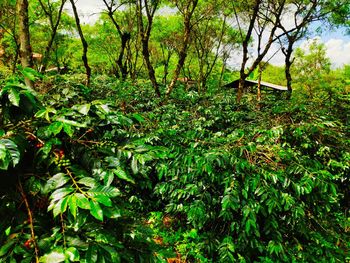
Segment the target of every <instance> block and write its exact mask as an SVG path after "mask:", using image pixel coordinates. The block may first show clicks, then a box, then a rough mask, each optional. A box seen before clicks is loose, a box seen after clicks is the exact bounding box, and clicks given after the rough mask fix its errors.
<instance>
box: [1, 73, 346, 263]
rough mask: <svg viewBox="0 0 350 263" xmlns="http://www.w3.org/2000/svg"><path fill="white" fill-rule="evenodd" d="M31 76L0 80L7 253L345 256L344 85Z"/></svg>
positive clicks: (61, 258) (117, 257)
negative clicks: (189, 85)
mask: <svg viewBox="0 0 350 263" xmlns="http://www.w3.org/2000/svg"><path fill="white" fill-rule="evenodd" d="M28 74H29V73H27V75H26V76H27V77H28ZM40 78H41V79H40ZM33 80H36V83H37V84H36V87H37V90H39V91H38V92H34V91H33V90H31V89H29V88H28V87H26V86H25V85H24V84H23V82H22V79H21V78H20V77H16V78H13V79H8V80H7V81H6V82H4V84H2V87H1V90H0V99H1V108H0V114H1V115H0V180H1V187H0V198H1V203H0V214H1V218H2V224H0V246H1V247H0V261H1V262H346V261H348V260H350V258H349V246H350V243H349V242H350V236H349V231H350V216H349V205H350V203H349V200H350V199H349V198H350V196H349V186H350V182H349V174H350V172H349V171H350V140H349V137H350V129H349V117H350V116H349V114H350V108H349V102H350V97H349V95H346V94H338V95H337V96H333V101H332V102H328V101H326V100H322V98H315V99H314V100H306V99H305V98H304V97H302V96H300V97H296V98H295V97H294V100H291V101H285V100H283V99H280V98H279V97H274V96H270V97H269V98H266V100H264V103H261V104H260V105H259V107H257V106H256V102H255V100H254V99H253V98H251V97H250V96H249V95H247V96H246V97H245V101H244V103H242V104H240V105H237V104H236V103H235V97H234V94H233V93H232V90H209V91H208V92H207V94H205V95H204V94H203V95H199V94H198V93H197V92H195V91H189V92H187V91H185V90H183V89H181V88H178V89H177V90H175V91H174V93H173V95H172V97H171V98H169V100H168V101H166V102H162V101H161V99H159V98H156V97H155V96H154V94H153V91H152V88H151V87H150V85H149V84H148V83H142V84H132V83H128V84H125V83H117V82H113V81H112V80H110V79H106V80H101V79H100V78H97V79H96V80H95V82H93V84H92V87H91V88H87V87H85V86H84V85H81V84H78V83H79V78H78V77H75V76H72V77H67V76H59V77H56V76H53V77H45V78H43V79H42V76H33ZM333 95H334V94H333ZM320 101H322V103H321V104H320ZM329 103H332V104H331V105H330V104H329ZM330 106H332V107H333V110H331V111H330V110H329V109H330Z"/></svg>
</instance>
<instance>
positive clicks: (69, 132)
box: [63, 123, 74, 137]
mask: <svg viewBox="0 0 350 263" xmlns="http://www.w3.org/2000/svg"><path fill="white" fill-rule="evenodd" d="M63 130H64V132H65V133H66V134H67V135H68V136H69V137H72V136H73V134H74V130H73V128H72V126H71V125H68V124H67V123H64V124H63Z"/></svg>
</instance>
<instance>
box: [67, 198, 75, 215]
mask: <svg viewBox="0 0 350 263" xmlns="http://www.w3.org/2000/svg"><path fill="white" fill-rule="evenodd" d="M68 206H69V210H70V212H71V213H72V215H73V217H74V218H77V197H76V196H75V195H71V196H70V197H69V200H68Z"/></svg>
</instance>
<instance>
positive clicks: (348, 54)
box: [325, 38, 350, 67]
mask: <svg viewBox="0 0 350 263" xmlns="http://www.w3.org/2000/svg"><path fill="white" fill-rule="evenodd" d="M325 46H326V49H327V56H328V57H329V58H330V60H331V61H332V64H333V66H334V67H341V66H343V65H345V64H350V41H344V40H343V39H339V38H331V39H329V40H328V41H327V42H326V43H325Z"/></svg>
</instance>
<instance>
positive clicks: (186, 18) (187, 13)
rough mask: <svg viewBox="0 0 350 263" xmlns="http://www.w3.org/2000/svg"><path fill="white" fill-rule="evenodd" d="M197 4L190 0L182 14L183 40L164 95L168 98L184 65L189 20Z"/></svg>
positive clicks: (188, 38) (195, 1) (188, 37)
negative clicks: (171, 77)
mask: <svg viewBox="0 0 350 263" xmlns="http://www.w3.org/2000/svg"><path fill="white" fill-rule="evenodd" d="M191 3H192V6H191V7H190V5H191ZM197 4H198V0H192V1H191V2H190V3H188V5H187V8H186V10H185V11H184V12H183V14H184V27H185V31H184V38H183V42H182V47H181V50H180V52H179V60H178V63H177V65H176V69H175V72H174V75H173V79H172V80H171V82H170V84H169V87H168V89H167V91H166V93H165V94H166V96H167V97H169V95H170V94H171V92H172V91H173V89H174V87H175V84H176V81H177V79H178V77H179V75H180V71H181V69H182V67H183V65H184V64H185V60H186V56H187V47H188V44H189V42H190V33H191V18H192V15H193V13H194V10H195V9H196V7H197Z"/></svg>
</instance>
